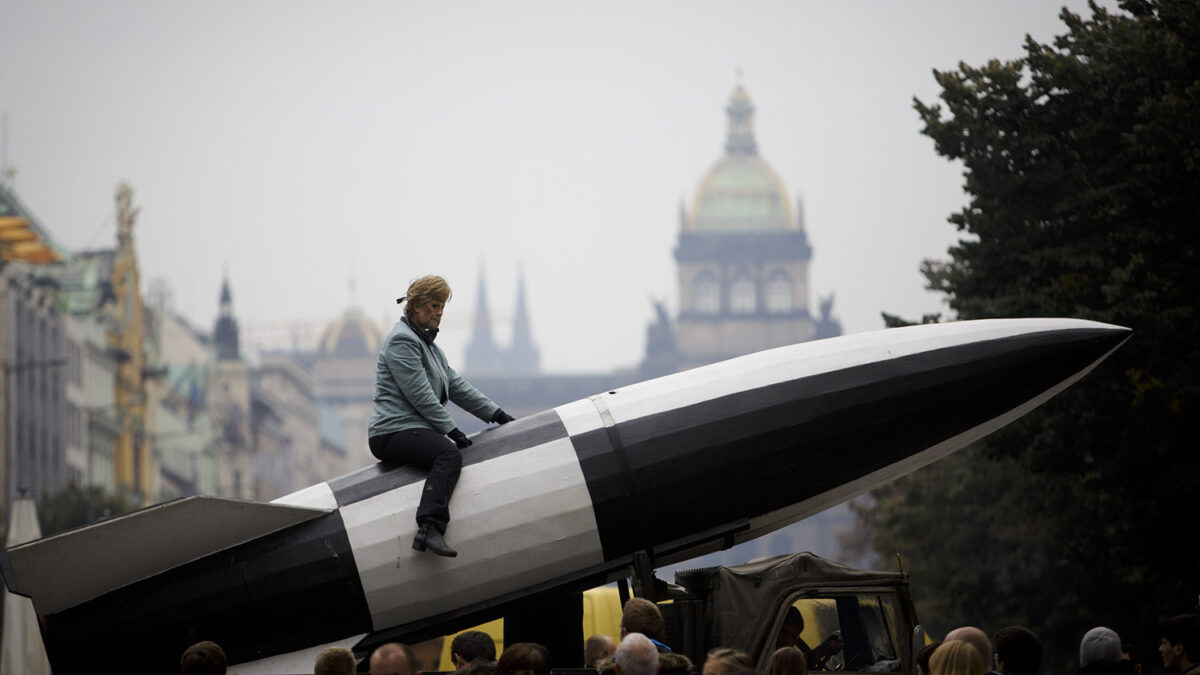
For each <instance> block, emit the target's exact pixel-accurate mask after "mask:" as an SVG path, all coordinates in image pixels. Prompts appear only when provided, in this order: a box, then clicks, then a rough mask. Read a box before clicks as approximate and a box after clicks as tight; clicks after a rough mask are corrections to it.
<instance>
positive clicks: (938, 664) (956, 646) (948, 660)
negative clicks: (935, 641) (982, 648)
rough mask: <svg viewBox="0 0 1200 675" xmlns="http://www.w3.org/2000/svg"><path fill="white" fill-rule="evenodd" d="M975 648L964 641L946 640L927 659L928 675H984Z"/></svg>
mask: <svg viewBox="0 0 1200 675" xmlns="http://www.w3.org/2000/svg"><path fill="white" fill-rule="evenodd" d="M985 670H986V668H984V665H983V659H981V658H979V650H978V649H977V647H976V646H975V645H973V644H971V643H969V642H967V641H965V640H946V641H945V642H943V643H942V644H940V645H938V648H937V649H935V650H933V654H932V655H931V656H930V657H929V673H930V675H984V671H985Z"/></svg>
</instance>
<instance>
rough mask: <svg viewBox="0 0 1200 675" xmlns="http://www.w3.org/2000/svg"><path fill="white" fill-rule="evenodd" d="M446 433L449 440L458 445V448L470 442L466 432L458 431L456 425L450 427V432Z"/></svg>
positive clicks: (460, 448)
mask: <svg viewBox="0 0 1200 675" xmlns="http://www.w3.org/2000/svg"><path fill="white" fill-rule="evenodd" d="M446 435H447V436H449V437H450V440H452V441H454V444H455V445H457V446H458V449H459V450H462V449H463V448H465V447H467V446H469V445H470V444H471V439H469V438H467V435H466V434H464V433H463V432H461V431H459V430H458V427H455V428H453V429H451V430H450V433H448V434H446Z"/></svg>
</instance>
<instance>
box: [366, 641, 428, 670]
mask: <svg viewBox="0 0 1200 675" xmlns="http://www.w3.org/2000/svg"><path fill="white" fill-rule="evenodd" d="M368 666H369V668H370V671H369V672H370V674H371V675H420V671H419V670H417V655H416V654H414V653H413V650H412V647H409V646H408V645H406V644H401V643H399V642H386V643H384V644H381V645H379V646H378V647H376V648H375V651H374V652H371V658H370V660H369V661H368Z"/></svg>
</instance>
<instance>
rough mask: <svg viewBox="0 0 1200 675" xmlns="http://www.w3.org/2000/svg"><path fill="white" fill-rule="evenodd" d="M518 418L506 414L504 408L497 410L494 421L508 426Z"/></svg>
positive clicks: (493, 416)
mask: <svg viewBox="0 0 1200 675" xmlns="http://www.w3.org/2000/svg"><path fill="white" fill-rule="evenodd" d="M515 419H517V418H515V417H513V416H512V415H509V414H508V413H506V412H504V409H503V408H496V412H495V413H494V414H493V415H492V421H493V422H495V423H496V424H508V423H509V422H511V421H513V420H515Z"/></svg>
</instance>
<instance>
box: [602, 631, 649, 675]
mask: <svg viewBox="0 0 1200 675" xmlns="http://www.w3.org/2000/svg"><path fill="white" fill-rule="evenodd" d="M612 660H613V664H614V665H616V667H617V672H618V673H620V675H654V674H655V673H657V672H658V648H657V647H655V646H654V643H653V642H651V641H650V638H648V637H646V636H645V635H642V634H641V633H629V634H628V635H626V636H625V637H623V638H621V644H619V645H617V651H616V652H614V653H613V657H612Z"/></svg>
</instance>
